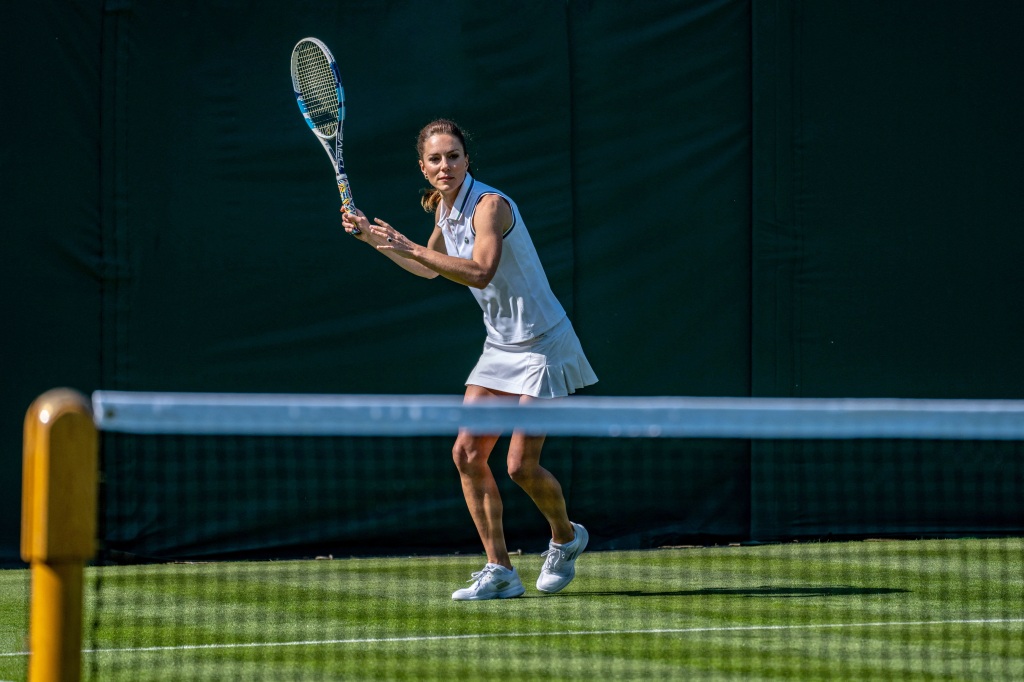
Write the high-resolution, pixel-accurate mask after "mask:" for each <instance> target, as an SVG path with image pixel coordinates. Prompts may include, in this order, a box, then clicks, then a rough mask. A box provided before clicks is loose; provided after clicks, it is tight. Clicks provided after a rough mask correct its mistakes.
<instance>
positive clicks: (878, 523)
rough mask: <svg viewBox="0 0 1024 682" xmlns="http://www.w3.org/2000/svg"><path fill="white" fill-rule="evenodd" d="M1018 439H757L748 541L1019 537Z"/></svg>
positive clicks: (1021, 474)
mask: <svg viewBox="0 0 1024 682" xmlns="http://www.w3.org/2000/svg"><path fill="white" fill-rule="evenodd" d="M1022 489H1024V449H1022V446H1021V444H1020V443H1000V442H960V441H928V442H922V441H910V440H907V441H875V440H862V441H847V442H834V441H832V442H820V441H797V442H770V443H765V442H762V443H757V444H756V445H755V447H754V456H753V463H752V466H751V509H752V512H753V513H752V521H751V537H752V538H753V539H755V540H759V541H765V542H768V541H782V540H787V539H792V538H805V537H822V538H824V537H833V538H837V539H842V538H850V537H894V536H895V537H921V536H933V537H934V536H943V535H989V534H1019V533H1021V532H1024V513H1021V512H1022V509H1021V501H1020V491H1021V490H1022Z"/></svg>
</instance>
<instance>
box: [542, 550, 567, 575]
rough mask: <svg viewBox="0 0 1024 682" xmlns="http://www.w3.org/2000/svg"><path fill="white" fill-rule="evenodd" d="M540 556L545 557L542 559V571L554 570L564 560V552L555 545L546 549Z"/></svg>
mask: <svg viewBox="0 0 1024 682" xmlns="http://www.w3.org/2000/svg"><path fill="white" fill-rule="evenodd" d="M541 556H542V557H547V558H545V559H544V568H542V569H541V570H543V571H555V570H557V569H558V566H559V565H560V564H561V563H562V562H563V561H565V552H564V551H563V550H561V549H559V548H557V547H551V548H549V549H548V551H546V552H542V553H541Z"/></svg>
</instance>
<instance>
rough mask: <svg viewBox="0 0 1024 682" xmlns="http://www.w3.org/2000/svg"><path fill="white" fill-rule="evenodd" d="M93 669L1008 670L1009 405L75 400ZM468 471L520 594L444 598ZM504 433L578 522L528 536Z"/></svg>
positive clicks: (1017, 429) (1015, 427)
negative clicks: (583, 539) (548, 573)
mask: <svg viewBox="0 0 1024 682" xmlns="http://www.w3.org/2000/svg"><path fill="white" fill-rule="evenodd" d="M92 404H93V413H94V419H95V422H96V424H97V426H98V428H99V429H100V431H101V436H100V438H101V441H100V442H101V448H100V452H101V457H100V459H101V480H102V483H101V487H100V490H101V495H100V530H99V535H100V540H101V551H100V553H99V555H98V557H97V559H96V560H95V562H94V565H93V566H91V567H90V568H89V569H88V570H87V589H86V612H85V629H86V636H85V654H84V668H85V672H86V677H87V678H91V679H103V680H108V679H133V680H141V679H275V680H280V679H363V678H366V679H370V678H373V679H463V678H478V677H485V676H497V675H503V676H506V677H510V678H512V679H527V678H534V677H539V676H546V675H547V674H555V675H557V676H559V677H563V678H567V679H579V678H584V677H590V678H594V677H598V678H602V679H616V678H623V679H639V678H644V679H672V678H678V677H681V676H689V677H700V678H709V679H716V678H720V679H735V678H737V677H785V678H789V679H800V678H822V677H826V676H827V677H832V678H839V679H866V678H876V677H877V678H885V677H900V678H908V679H929V678H934V677H974V676H978V675H982V674H983V675H985V676H987V677H991V678H994V679H1012V678H1014V677H1021V676H1024V644H1022V642H1024V637H1022V636H1021V635H1022V634H1024V577H1022V574H1021V572H1020V565H1021V559H1024V544H1022V541H1021V540H1020V536H1022V535H1024V501H1022V500H1024V496H1022V494H1021V493H1022V492H1024V402H1013V401H927V400H853V399H842V400H825V399H821V400H818V399H813V400H809V399H764V398H743V399H740V398H584V397H576V398H570V399H567V400H562V401H551V402H543V403H531V404H529V405H517V404H515V403H514V402H507V401H501V400H494V401H488V402H485V403H477V404H474V405H463V404H462V402H461V400H460V399H458V398H446V397H438V396H325V395H275V394H268V395H255V394H184V393H176V394H175V393H133V392H109V391H103V392H98V393H96V394H94V395H93V399H92ZM460 428H465V429H468V430H471V431H474V432H476V433H481V434H495V435H497V434H501V437H500V438H499V440H498V443H497V446H496V447H495V450H494V454H493V455H492V456H491V460H490V463H491V469H492V470H493V472H494V474H495V478H496V480H497V485H498V490H499V492H500V494H501V497H502V500H503V503H504V531H505V536H506V538H507V542H508V547H509V549H510V551H511V554H512V560H513V563H514V564H515V565H516V567H517V569H518V570H519V572H520V574H521V576H522V579H523V582H524V584H525V585H526V587H527V592H526V595H525V598H521V599H515V600H500V601H494V602H484V603H477V604H467V603H460V602H453V601H452V600H451V598H450V595H451V592H452V591H453V590H455V589H457V588H459V587H463V586H465V583H464V582H463V581H465V580H466V579H468V578H469V577H470V574H471V573H472V572H474V571H479V570H480V569H481V568H482V567H483V565H484V563H485V561H486V558H485V557H484V555H483V553H482V549H481V545H480V541H479V537H478V535H477V532H476V529H475V528H474V526H473V524H472V521H471V519H470V516H469V514H468V512H467V510H466V505H465V502H464V501H463V497H462V494H461V492H462V490H461V487H460V481H459V476H458V473H457V471H456V469H455V467H454V465H453V463H452V460H451V449H452V443H453V439H454V436H455V435H456V433H457V432H458V430H459V429H460ZM514 430H519V431H523V432H526V433H536V434H541V433H543V434H546V435H547V440H546V443H545V447H544V455H543V457H542V460H541V461H542V464H543V465H544V466H545V467H546V468H547V469H548V470H550V471H551V472H552V473H553V474H554V475H555V476H556V477H557V478H558V479H559V481H560V482H561V486H562V489H563V493H564V495H565V498H566V503H567V507H568V512H569V515H570V517H571V518H572V519H573V520H574V521H577V522H580V523H582V524H583V525H584V526H586V527H587V528H588V529H589V531H590V546H589V548H588V550H587V552H586V553H585V554H584V555H583V557H582V559H580V561H579V566H578V577H577V578H576V580H575V581H574V582H573V583H572V584H571V585H570V586H569V587H568V588H566V589H565V590H564V591H563V592H562V593H560V594H557V595H552V596H545V595H542V594H541V593H540V592H538V591H537V590H535V589H534V586H533V584H532V583H533V581H534V580H536V578H537V574H538V573H539V570H540V566H541V564H542V562H543V561H544V559H543V558H542V557H541V556H540V554H541V552H543V551H544V550H546V549H547V548H548V540H549V539H550V531H549V528H548V526H547V523H546V521H545V519H544V518H543V517H542V516H541V515H540V513H539V512H538V511H537V509H536V507H534V506H533V504H532V503H531V502H530V500H529V498H528V497H527V496H526V494H525V493H524V492H523V491H522V490H520V489H519V488H518V486H516V485H515V484H514V483H512V482H511V481H510V480H509V476H508V475H506V473H505V471H504V469H505V453H506V451H507V447H508V442H509V434H511V433H512V432H513V431H514Z"/></svg>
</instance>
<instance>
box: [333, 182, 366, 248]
mask: <svg viewBox="0 0 1024 682" xmlns="http://www.w3.org/2000/svg"><path fill="white" fill-rule="evenodd" d="M338 194H339V195H341V210H342V211H343V212H344V213H355V212H356V204H355V202H354V201H353V200H352V186H351V185H350V184H349V182H348V176H347V175H345V174H343V173H338ZM357 234H361V231H360V230H359V228H358V227H357V228H355V229H354V230H353V231H352V235H353V236H355V235H357Z"/></svg>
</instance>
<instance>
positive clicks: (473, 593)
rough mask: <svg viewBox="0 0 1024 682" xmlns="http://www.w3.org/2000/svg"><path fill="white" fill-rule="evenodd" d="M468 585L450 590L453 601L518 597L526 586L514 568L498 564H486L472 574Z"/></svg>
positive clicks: (524, 590)
mask: <svg viewBox="0 0 1024 682" xmlns="http://www.w3.org/2000/svg"><path fill="white" fill-rule="evenodd" d="M468 582H471V583H473V584H472V585H470V586H469V587H464V588H462V589H461V590H455V591H454V592H452V599H454V600H455V601H480V600H483V599H508V598H509V597H518V596H519V595H521V594H522V593H523V592H526V588H525V587H523V581H522V580H520V579H519V574H518V573H516V569H514V568H513V569H511V570H509V569H507V568H505V567H504V566H500V565H498V564H487V565H486V566H484V568H483V570H482V571H477V572H476V573H474V574H473V578H472V579H471V580H469V581H468Z"/></svg>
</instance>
